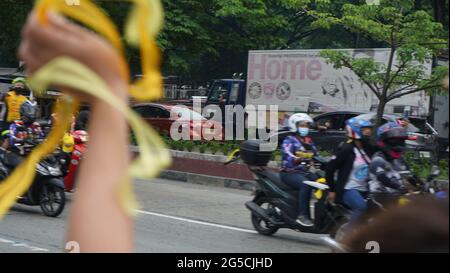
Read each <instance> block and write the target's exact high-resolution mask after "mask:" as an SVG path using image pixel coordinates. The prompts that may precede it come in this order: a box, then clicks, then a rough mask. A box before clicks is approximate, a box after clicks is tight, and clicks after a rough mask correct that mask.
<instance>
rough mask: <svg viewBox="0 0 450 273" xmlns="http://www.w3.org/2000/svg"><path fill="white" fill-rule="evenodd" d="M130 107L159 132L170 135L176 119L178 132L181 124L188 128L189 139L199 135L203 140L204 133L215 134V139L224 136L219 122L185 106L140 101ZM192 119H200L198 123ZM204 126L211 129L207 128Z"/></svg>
mask: <svg viewBox="0 0 450 273" xmlns="http://www.w3.org/2000/svg"><path fill="white" fill-rule="evenodd" d="M132 108H133V110H135V111H136V112H137V113H138V114H139V115H140V116H142V117H143V118H144V120H145V121H147V123H148V124H150V125H151V126H152V127H153V128H154V129H155V130H157V131H158V132H160V133H161V134H166V135H170V131H171V128H172V124H173V123H174V122H176V121H177V122H179V123H180V124H181V126H179V128H178V131H179V132H181V130H182V126H184V127H189V128H190V138H191V139H194V137H196V138H198V137H199V138H201V139H202V140H204V139H205V138H206V135H205V133H206V134H208V135H210V136H216V139H223V136H224V133H223V127H222V125H221V124H220V123H217V122H214V121H210V120H207V119H206V118H204V117H203V116H202V115H201V114H200V113H197V112H195V111H193V110H192V109H190V108H187V107H180V106H176V105H170V104H158V103H141V104H135V105H134V106H133V107H132ZM194 120H200V122H199V124H198V125H197V124H196V123H195V122H194ZM194 126H195V127H194ZM205 128H212V129H210V130H208V129H205ZM202 129H205V130H202ZM202 132H203V133H202Z"/></svg>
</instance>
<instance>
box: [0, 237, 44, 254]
mask: <svg viewBox="0 0 450 273" xmlns="http://www.w3.org/2000/svg"><path fill="white" fill-rule="evenodd" d="M0 243H3V244H8V245H11V246H13V247H17V248H19V247H21V248H26V249H28V250H31V251H32V252H49V251H50V250H48V249H45V248H40V247H35V246H30V245H28V244H26V243H21V242H15V241H12V240H7V239H3V238H0Z"/></svg>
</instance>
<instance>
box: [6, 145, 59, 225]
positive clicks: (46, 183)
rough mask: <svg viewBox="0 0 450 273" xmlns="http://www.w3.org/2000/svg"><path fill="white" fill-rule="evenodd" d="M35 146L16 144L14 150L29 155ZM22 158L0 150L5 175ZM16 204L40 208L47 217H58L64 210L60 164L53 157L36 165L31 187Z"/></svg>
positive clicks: (10, 171) (17, 164)
mask: <svg viewBox="0 0 450 273" xmlns="http://www.w3.org/2000/svg"><path fill="white" fill-rule="evenodd" d="M35 146H36V144H29V143H27V144H16V145H15V148H16V149H17V150H19V151H21V154H29V153H30V152H31V149H32V148H34V147H35ZM23 160H24V157H23V156H21V155H19V154H17V153H15V152H8V151H4V150H1V151H0V164H1V165H2V169H4V170H7V174H10V173H12V171H13V170H14V169H15V168H16V167H17V166H19V165H20V164H21V163H22V161H23ZM17 202H18V203H20V204H24V205H27V206H40V208H41V210H42V212H43V213H44V214H45V215H46V216H48V217H58V216H59V215H60V214H61V213H62V212H63V210H64V207H65V204H66V196H65V190H64V183H63V173H62V170H61V163H60V162H59V161H58V159H57V157H56V156H55V155H50V156H48V157H47V158H45V159H44V160H42V161H41V162H39V164H37V165H36V176H35V178H34V181H33V184H32V186H31V187H30V188H29V189H28V191H27V192H26V193H25V194H24V195H23V196H21V197H18V200H17Z"/></svg>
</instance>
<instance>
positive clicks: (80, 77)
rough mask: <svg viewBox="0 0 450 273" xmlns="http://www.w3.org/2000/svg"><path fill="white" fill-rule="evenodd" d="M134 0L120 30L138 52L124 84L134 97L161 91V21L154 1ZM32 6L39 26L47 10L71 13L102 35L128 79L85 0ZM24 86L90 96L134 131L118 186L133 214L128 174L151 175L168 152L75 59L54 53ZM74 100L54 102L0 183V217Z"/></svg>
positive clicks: (113, 33)
mask: <svg viewBox="0 0 450 273" xmlns="http://www.w3.org/2000/svg"><path fill="white" fill-rule="evenodd" d="M128 1H130V2H132V3H134V6H133V7H132V10H131V12H130V16H129V18H128V22H127V24H126V29H125V38H126V40H127V41H128V42H129V43H130V44H131V45H134V46H138V45H139V46H140V49H141V54H142V56H141V57H142V71H143V74H144V76H143V78H142V79H141V80H139V81H138V82H137V83H136V84H135V85H132V86H131V87H130V94H131V96H133V97H134V98H136V99H137V100H151V99H157V98H160V97H161V95H162V77H161V74H160V71H159V64H160V52H159V49H158V47H157V46H156V42H155V37H156V35H157V34H158V32H159V30H160V28H161V25H162V20H163V10H162V5H161V2H160V0H128ZM35 11H36V12H37V14H38V18H39V21H40V23H41V24H42V27H45V25H46V21H47V17H46V16H47V14H48V12H49V11H53V12H57V13H60V14H63V15H66V16H68V17H70V18H73V19H75V20H77V21H79V22H80V23H82V24H84V25H86V26H87V27H90V28H91V29H93V30H95V31H96V32H98V33H99V34H100V35H102V36H103V37H105V38H106V39H107V40H108V41H109V42H110V43H111V44H112V45H113V46H114V47H115V48H116V49H117V51H118V53H119V54H120V55H121V56H122V58H121V59H122V60H121V72H122V76H123V77H124V79H126V80H127V81H128V77H129V75H128V74H129V67H128V65H127V62H126V58H125V55H124V50H123V48H124V46H123V45H122V39H121V37H120V35H119V32H118V31H117V29H116V27H115V25H114V24H113V23H112V21H111V20H110V19H109V17H108V16H107V15H106V14H105V13H104V12H103V11H102V10H101V9H99V8H98V7H97V6H96V5H95V4H94V3H92V1H91V0H81V1H80V5H75V6H69V5H67V4H66V3H65V1H63V0H38V1H37V2H36V5H35ZM29 85H30V86H31V87H32V88H33V89H34V90H35V91H36V95H37V96H40V95H43V94H44V93H45V92H46V90H47V88H48V86H50V85H55V86H64V87H65V88H71V89H76V90H78V91H81V92H84V93H86V94H89V95H91V96H95V97H97V98H99V99H101V100H103V101H105V102H106V103H108V104H110V105H111V106H113V107H115V108H116V109H118V110H119V111H121V112H122V113H123V114H124V116H125V117H126V119H127V121H128V122H129V124H130V127H131V129H132V130H133V131H134V133H135V136H136V140H137V143H138V145H139V146H140V156H139V157H138V158H137V159H136V160H135V161H134V162H133V163H132V165H131V166H130V169H129V172H128V174H129V177H127V179H125V181H124V183H123V184H122V185H123V187H122V188H121V189H118V192H120V199H121V202H122V204H123V206H124V209H126V211H127V212H128V213H130V214H134V213H135V209H136V207H137V202H136V201H135V198H134V195H133V192H132V184H131V182H130V179H129V178H130V177H133V178H142V179H151V178H154V177H155V176H157V175H158V173H159V172H160V171H161V170H162V169H163V168H165V167H167V166H169V165H170V163H171V158H170V153H169V152H168V151H167V150H166V149H165V146H164V143H163V141H162V140H161V139H160V138H159V136H158V135H157V133H156V132H155V131H154V130H153V129H152V128H150V127H149V126H148V125H147V124H146V123H145V122H144V121H143V120H142V119H141V118H140V117H139V116H138V115H137V114H136V113H134V112H133V111H132V110H131V109H130V108H129V107H128V106H127V105H126V104H124V103H123V102H122V101H121V100H120V99H118V98H117V97H116V96H115V95H113V93H112V92H111V90H110V88H109V86H108V85H107V84H106V83H105V82H104V81H103V79H102V78H100V77H99V76H98V75H97V74H96V73H95V72H93V71H92V70H91V69H89V68H88V67H86V66H85V65H83V64H81V63H79V62H78V61H76V60H73V59H70V58H66V57H60V58H57V59H55V60H53V61H51V62H49V63H48V64H46V65H45V66H44V67H42V68H41V69H39V71H37V72H36V73H35V74H34V75H32V77H31V79H30V81H29ZM77 108H78V103H77V102H76V101H74V100H72V99H71V98H69V97H68V96H64V97H63V99H62V100H61V101H60V102H59V103H58V105H57V109H56V111H57V114H58V117H59V118H58V121H59V122H57V124H55V127H54V128H53V130H52V132H51V133H50V135H49V137H48V139H47V140H46V142H45V143H43V144H42V145H40V146H38V147H37V148H36V149H35V150H34V151H33V152H32V153H31V154H30V155H29V156H28V158H27V159H26V160H25V162H24V163H23V164H21V165H20V166H19V167H18V168H17V169H16V170H15V171H14V173H13V174H12V175H11V176H10V177H9V178H8V179H6V180H5V181H3V182H1V184H0V217H3V216H4V214H5V213H6V212H7V211H8V210H9V208H10V207H11V206H12V204H14V202H15V199H16V197H17V196H20V195H22V194H23V193H24V192H26V191H27V189H28V188H29V187H30V185H31V184H32V182H33V179H34V176H35V167H36V164H37V163H38V162H39V161H41V160H42V159H43V158H45V157H46V156H47V155H48V154H50V153H52V152H53V151H54V150H55V148H56V147H57V145H58V143H59V142H60V140H61V138H62V137H63V136H64V132H65V131H66V128H68V126H69V124H70V122H71V118H72V114H73V113H74V112H75V111H76V110H77Z"/></svg>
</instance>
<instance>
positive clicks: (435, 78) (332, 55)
mask: <svg viewBox="0 0 450 273" xmlns="http://www.w3.org/2000/svg"><path fill="white" fill-rule="evenodd" d="M414 4H415V1H412V0H389V1H388V0H381V2H380V5H378V6H377V5H366V4H344V5H343V8H342V14H340V15H338V16H337V15H335V14H330V13H325V12H323V13H318V12H317V11H316V12H314V14H315V16H316V18H317V20H316V22H315V23H314V24H317V25H319V26H321V27H323V28H329V27H331V26H332V25H341V26H344V27H345V28H347V29H348V30H349V31H350V32H352V33H354V34H357V35H362V36H365V37H366V38H368V39H372V40H374V41H376V42H379V43H381V44H382V46H383V47H388V48H390V49H391V52H390V54H389V58H388V60H387V62H383V63H381V62H377V61H376V60H374V59H373V58H358V57H354V56H351V55H350V54H349V53H347V52H343V51H335V50H324V51H322V52H321V56H322V57H324V58H326V59H327V61H328V62H329V63H331V64H333V66H334V68H336V69H340V68H348V69H350V70H352V71H353V72H354V73H355V74H356V75H357V76H358V77H359V78H360V80H361V81H362V82H363V83H364V84H365V85H366V86H367V87H369V88H370V90H371V91H372V92H373V93H374V94H375V95H376V96H377V97H378V99H379V100H380V105H379V111H378V114H379V117H378V121H380V120H381V115H382V113H383V112H384V107H385V105H386V104H387V103H388V102H389V101H392V100H395V99H398V98H401V97H403V96H405V95H408V94H413V93H417V92H421V91H427V92H431V91H440V92H445V91H448V90H446V89H444V87H443V86H442V80H443V78H444V77H445V76H447V75H448V67H436V68H434V69H433V71H432V73H431V75H429V74H428V73H427V69H426V66H427V65H429V64H430V63H431V61H432V59H433V57H435V56H437V55H438V54H439V53H440V52H441V51H442V50H445V49H446V48H447V47H448V31H445V29H444V26H443V25H442V24H441V23H439V22H435V21H434V19H433V17H432V16H431V15H430V14H429V13H428V12H426V11H424V10H416V9H415V5H414Z"/></svg>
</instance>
